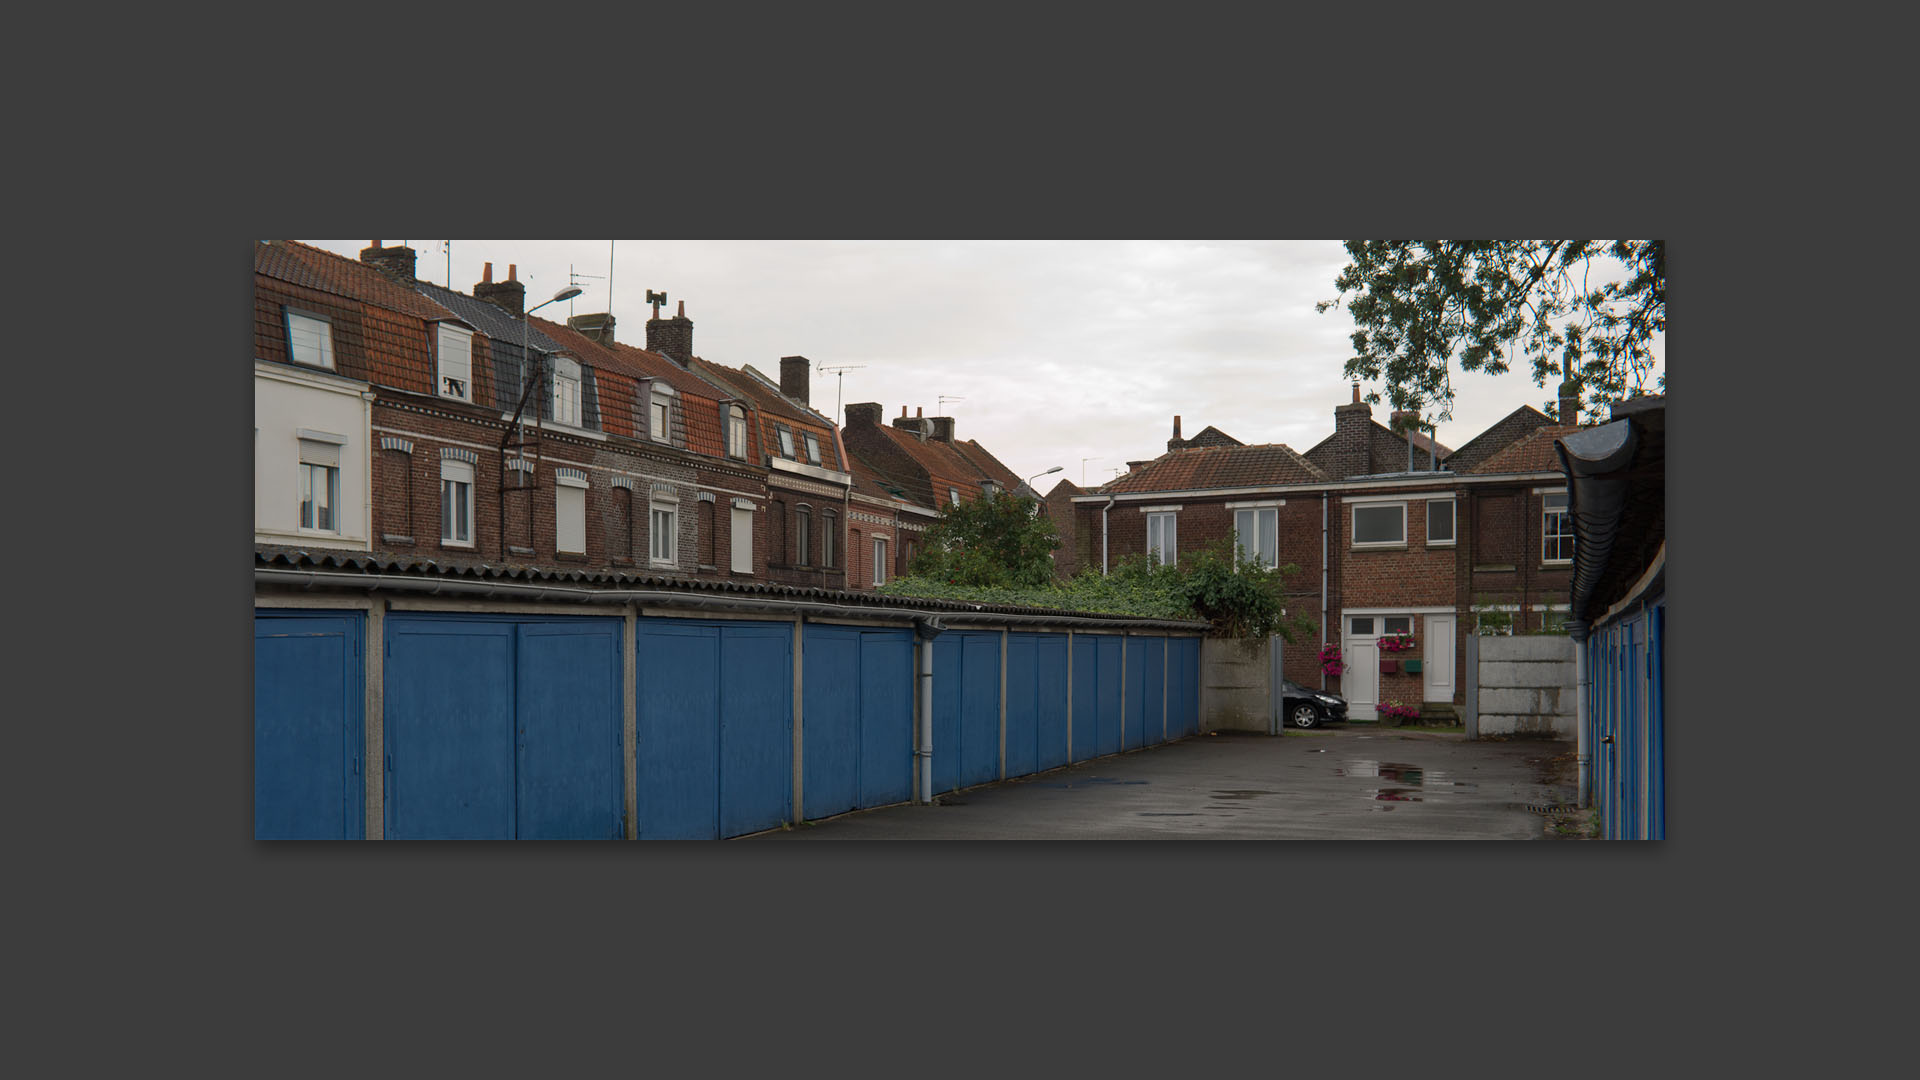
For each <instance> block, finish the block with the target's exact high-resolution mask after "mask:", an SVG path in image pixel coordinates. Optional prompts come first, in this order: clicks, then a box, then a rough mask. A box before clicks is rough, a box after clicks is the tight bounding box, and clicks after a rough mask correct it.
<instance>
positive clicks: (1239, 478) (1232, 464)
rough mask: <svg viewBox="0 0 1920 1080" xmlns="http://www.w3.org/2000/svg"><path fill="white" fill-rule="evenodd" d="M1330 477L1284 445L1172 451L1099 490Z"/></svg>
mask: <svg viewBox="0 0 1920 1080" xmlns="http://www.w3.org/2000/svg"><path fill="white" fill-rule="evenodd" d="M1328 479H1331V478H1330V477H1329V476H1328V475H1327V474H1326V473H1325V472H1323V471H1322V470H1321V469H1320V468H1319V466H1317V465H1315V464H1313V463H1312V462H1310V461H1308V460H1307V459H1306V458H1303V457H1301V456H1300V455H1299V454H1297V453H1295V452H1294V451H1293V448H1292V447H1289V446H1287V445H1285V444H1284V443H1266V444H1257V445H1253V446H1217V447H1200V448H1196V449H1190V450H1173V451H1169V452H1167V453H1165V454H1162V455H1160V456H1159V457H1157V458H1154V459H1153V460H1152V461H1151V462H1148V463H1147V464H1145V465H1143V466H1141V467H1140V471H1139V472H1134V473H1128V474H1127V475H1125V476H1122V477H1119V478H1118V479H1116V480H1114V481H1113V482H1112V483H1109V484H1107V485H1106V486H1105V487H1102V488H1099V489H1098V490H1100V491H1110V492H1115V493H1121V492H1129V491H1190V490H1204V489H1206V488H1237V487H1265V486H1268V485H1275V484H1311V483H1317V482H1323V481H1326V480H1328Z"/></svg>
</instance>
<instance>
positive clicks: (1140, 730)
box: [1120, 637, 1147, 750]
mask: <svg viewBox="0 0 1920 1080" xmlns="http://www.w3.org/2000/svg"><path fill="white" fill-rule="evenodd" d="M1126 642H1127V668H1126V682H1127V689H1126V693H1125V694H1124V695H1122V697H1121V699H1120V703H1121V706H1122V712H1123V714H1124V715H1123V716H1122V717H1121V721H1120V749H1122V750H1137V749H1139V748H1140V747H1142V746H1145V745H1146V744H1147V742H1146V738H1147V710H1146V708H1145V705H1144V701H1143V698H1144V695H1145V694H1146V689H1147V679H1146V667H1147V643H1146V641H1145V640H1144V639H1142V638H1137V637H1130V638H1127V639H1126Z"/></svg>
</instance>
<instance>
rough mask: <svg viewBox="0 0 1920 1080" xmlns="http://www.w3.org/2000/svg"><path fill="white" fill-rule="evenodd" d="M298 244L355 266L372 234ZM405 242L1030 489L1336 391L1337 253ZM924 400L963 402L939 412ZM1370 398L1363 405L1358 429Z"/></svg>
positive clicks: (1458, 430) (924, 244)
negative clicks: (790, 376) (804, 376)
mask: <svg viewBox="0 0 1920 1080" xmlns="http://www.w3.org/2000/svg"><path fill="white" fill-rule="evenodd" d="M307 242H308V243H312V244H314V245H316V246H318V247H323V248H326V249H327V250H330V251H335V252H338V253H340V254H343V255H346V256H348V257H352V258H357V257H358V255H359V252H360V249H361V248H364V247H366V246H367V244H368V243H369V241H367V240H313V241H307ZM398 242H399V241H394V240H383V241H382V243H385V244H394V243H398ZM406 243H408V244H409V245H410V246H412V247H413V248H414V249H415V251H417V252H418V253H419V261H418V264H417V268H416V269H417V273H418V275H419V276H420V277H421V278H423V279H425V280H429V281H433V282H436V283H438V284H442V285H448V284H449V283H450V287H451V288H454V289H457V290H460V291H462V292H471V291H472V287H473V285H474V283H475V282H477V281H479V280H480V275H481V264H482V263H483V262H489V261H490V262H492V263H493V264H494V276H495V278H496V279H501V278H504V277H505V276H506V270H507V264H508V263H515V264H517V265H518V267H519V277H520V280H522V281H524V282H526V283H527V303H528V304H529V306H531V305H532V304H535V303H538V302H539V301H540V299H542V298H545V297H549V296H552V295H553V293H554V292H555V291H556V290H558V289H560V288H561V287H563V286H565V285H566V284H567V282H568V280H569V273H570V272H573V273H578V274H580V275H583V277H582V278H581V279H580V283H581V284H582V285H583V286H584V287H585V289H586V291H585V293H583V294H582V295H581V296H580V297H578V298H577V299H575V300H572V301H567V302H562V303H559V304H554V305H552V306H550V307H548V308H547V309H546V310H544V311H542V312H541V315H542V316H555V315H556V313H558V316H559V317H564V316H565V315H566V314H569V313H573V314H585V313H588V312H601V311H606V310H608V296H609V289H608V286H609V280H608V275H609V272H611V286H612V290H611V295H612V311H613V314H614V317H615V318H616V319H617V320H618V326H617V329H616V336H617V337H618V338H619V340H621V341H623V342H627V343H630V344H633V345H640V346H644V345H645V344H646V320H647V318H648V317H649V315H650V314H651V309H650V308H649V307H648V306H647V304H646V291H647V290H648V289H652V290H655V291H659V292H665V293H666V294H667V296H668V303H667V306H666V308H665V309H664V313H665V314H669V315H671V314H672V313H673V311H674V310H675V308H676V307H677V306H678V305H679V303H680V302H682V301H684V302H685V304H686V312H687V317H688V318H690V319H692V320H693V324H694V331H693V340H694V351H695V352H696V353H698V354H699V355H701V356H703V357H705V358H706V359H708V360H711V361H714V362H717V363H722V364H727V365H731V366H735V367H738V366H741V365H745V364H752V365H753V366H754V367H756V368H758V369H759V370H761V371H763V372H766V373H767V374H768V375H769V376H770V377H772V378H774V379H775V380H776V381H777V380H778V378H779V369H780V358H781V357H782V356H794V355H799V356H805V357H807V358H808V359H810V360H812V361H813V362H814V364H815V365H816V371H815V372H814V374H813V405H814V407H815V408H817V409H819V410H820V411H821V412H825V413H829V414H831V413H833V411H834V409H835V403H836V400H839V401H840V402H843V403H851V402H858V401H878V402H880V403H881V405H882V406H884V408H885V412H886V415H887V416H888V417H895V416H898V415H900V407H901V406H902V405H905V406H907V410H908V413H909V414H911V413H912V412H913V410H914V409H916V408H924V409H925V411H926V414H927V415H928V416H933V415H937V414H940V413H941V412H943V411H944V414H945V415H950V416H953V417H954V418H955V428H956V433H957V434H958V435H959V436H960V437H961V438H963V439H964V438H973V439H978V440H980V442H981V444H982V445H984V446H985V447H986V448H987V449H988V450H990V451H992V452H993V453H994V454H995V455H996V456H997V457H999V458H1000V459H1001V460H1002V461H1004V462H1006V463H1007V465H1008V467H1009V468H1011V469H1013V470H1014V471H1015V472H1017V473H1019V474H1020V475H1021V476H1029V475H1032V474H1034V473H1038V472H1041V471H1042V470H1045V469H1048V468H1050V467H1052V466H1055V465H1060V466H1063V467H1064V468H1063V471H1062V472H1061V473H1059V474H1057V475H1055V476H1050V477H1046V478H1044V479H1042V480H1039V481H1036V486H1037V487H1039V488H1040V490H1041V491H1047V490H1051V488H1052V486H1053V485H1054V484H1055V483H1056V482H1058V480H1059V479H1060V478H1061V477H1066V478H1069V479H1071V480H1073V481H1074V482H1075V483H1083V482H1084V483H1085V484H1086V485H1088V486H1091V485H1095V484H1099V483H1102V482H1104V481H1106V480H1108V479H1110V478H1112V477H1113V476H1114V475H1115V473H1116V471H1120V470H1124V469H1125V468H1126V463H1127V462H1128V461H1129V460H1137V459H1142V458H1153V457H1157V456H1158V455H1160V454H1161V453H1164V452H1165V450H1166V442H1167V439H1168V438H1169V436H1170V435H1171V434H1172V427H1173V417H1174V415H1175V414H1179V415H1180V416H1181V417H1182V426H1183V431H1184V434H1186V435H1187V436H1189V437H1191V436H1192V435H1193V434H1194V433H1195V432H1197V431H1199V430H1200V429H1201V428H1204V427H1206V426H1207V425H1208V424H1212V425H1213V426H1215V427H1217V428H1219V429H1220V430H1222V431H1225V432H1226V433H1227V434H1229V435H1232V436H1233V437H1235V438H1237V439H1239V440H1241V441H1242V442H1248V443H1263V442H1279V443H1286V444H1287V445H1289V446H1291V447H1293V448H1294V449H1295V450H1298V451H1302V452H1304V451H1306V450H1307V449H1308V448H1310V447H1312V446H1313V445H1314V444H1315V443H1318V442H1319V441H1320V440H1321V439H1324V438H1325V437H1326V436H1327V435H1329V434H1331V433H1332V431H1333V409H1334V407H1335V406H1336V405H1340V404H1343V403H1345V402H1347V401H1349V400H1351V398H1352V390H1351V388H1350V384H1349V383H1347V381H1346V380H1345V379H1344V378H1343V377H1342V375H1341V365H1342V364H1343V363H1344V362H1345V360H1346V359H1347V357H1348V355H1349V354H1350V351H1351V346H1350V343H1349V340H1348V337H1349V335H1350V334H1351V333H1352V331H1353V325H1352V322H1351V320H1350V319H1349V318H1348V316H1347V314H1346V312H1345V311H1344V310H1333V311H1328V312H1327V313H1326V314H1318V313H1316V312H1315V311H1314V309H1313V305H1314V304H1315V302H1317V301H1320V300H1327V299H1331V298H1333V296H1334V295H1335V290H1334V287H1333V279H1334V277H1335V276H1336V275H1337V274H1338V273H1339V272H1340V270H1341V268H1342V267H1343V266H1345V265H1346V253H1345V251H1344V250H1343V249H1342V247H1341V246H1340V243H1339V242H1337V241H1330V240H1316V241H1290V240H1280V241H1266V240H1260V241H1255V240H1233V241H1174V240H1100V241H1088V240H1067V241H1044V240H1013V241H931V240H929V241H919V240H781V241H759V240H619V241H607V240H454V241H451V242H450V243H451V250H450V252H449V251H448V250H447V249H445V248H443V247H442V244H443V243H444V242H443V241H439V240H409V241H406ZM610 254H611V257H612V263H611V267H610V266H609V255H610ZM449 257H450V258H451V271H449ZM584 275H596V276H593V277H585V276H584ZM569 309H571V312H569ZM556 321H558V319H556ZM1662 345H1663V343H1658V342H1657V343H1656V350H1655V351H1656V353H1657V354H1658V355H1660V357H1661V360H1662V365H1661V366H1660V367H1658V368H1656V369H1655V370H1656V373H1658V372H1662V371H1664V370H1665V368H1664V359H1665V355H1664V349H1663V348H1662ZM854 364H858V365H864V366H862V367H859V368H857V369H854V370H849V371H847V372H846V373H845V377H844V378H845V387H844V393H843V395H842V394H841V391H840V390H839V389H838V386H837V383H838V380H837V379H836V377H835V376H834V375H833V374H831V373H822V372H820V371H818V370H817V368H818V366H820V365H825V366H828V367H835V366H841V365H854ZM1526 367H1527V365H1526V363H1525V361H1524V360H1522V361H1520V362H1519V363H1518V364H1516V366H1515V368H1514V370H1512V371H1510V372H1508V373H1507V374H1505V375H1501V376H1494V377H1489V376H1483V375H1461V374H1459V373H1458V372H1456V376H1455V383H1454V385H1455V390H1456V400H1455V403H1454V410H1453V413H1454V415H1453V419H1452V420H1451V421H1449V422H1446V423H1443V424H1441V425H1440V428H1439V439H1440V441H1441V442H1442V443H1444V444H1446V445H1448V446H1453V447H1458V446H1459V445H1461V444H1462V443H1464V442H1466V441H1467V440H1468V439H1470V438H1472V437H1473V436H1474V435H1477V434H1479V433H1480V432H1481V431H1483V430H1485V429H1486V428H1487V426H1489V425H1490V424H1492V423H1493V422H1494V421H1496V420H1498V419H1500V418H1501V417H1502V416H1505V415H1506V414H1507V413H1509V412H1511V411H1513V409H1514V408H1516V407H1518V406H1520V405H1523V404H1530V405H1533V406H1534V407H1536V408H1538V407H1540V406H1541V405H1542V404H1543V403H1544V402H1546V401H1547V400H1549V399H1550V398H1552V396H1553V395H1554V387H1553V386H1551V385H1549V386H1548V387H1545V388H1542V387H1538V386H1535V385H1534V384H1533V380H1532V378H1531V376H1530V375H1529V374H1527V370H1526ZM1378 388H1379V387H1378V386H1377V385H1368V384H1363V385H1362V391H1363V392H1364V391H1367V390H1373V389H1378ZM943 395H944V396H946V397H947V398H949V399H952V398H960V399H962V400H958V401H952V400H950V401H949V403H948V404H947V406H946V408H945V409H944V410H941V409H940V408H939V399H940V397H942V396H943ZM1388 408H1389V407H1388V406H1386V405H1385V404H1381V405H1376V406H1374V417H1375V419H1377V420H1380V421H1382V422H1384V421H1385V420H1386V418H1387V412H1388ZM838 419H840V420H841V422H843V423H844V421H845V416H844V413H841V414H840V415H839V417H838ZM1083 459H1091V460H1083ZM1083 478H1084V480H1083Z"/></svg>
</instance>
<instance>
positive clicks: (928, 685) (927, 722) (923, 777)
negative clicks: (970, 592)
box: [913, 618, 946, 806]
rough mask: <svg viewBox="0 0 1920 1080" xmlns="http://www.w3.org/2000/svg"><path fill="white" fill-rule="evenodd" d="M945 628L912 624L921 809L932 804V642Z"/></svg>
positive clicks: (932, 622)
mask: <svg viewBox="0 0 1920 1080" xmlns="http://www.w3.org/2000/svg"><path fill="white" fill-rule="evenodd" d="M945 629H946V626H945V625H944V624H943V623H941V621H940V620H939V619H935V618H925V619H915V620H914V621H913V636H914V637H916V638H918V639H919V646H920V673H919V674H920V677H919V679H918V680H917V682H918V686H917V689H918V690H919V696H920V740H919V742H920V746H919V749H917V750H915V751H914V752H913V756H914V759H915V762H916V764H918V765H919V769H918V770H917V771H918V772H919V774H920V805H922V806H927V805H931V804H932V802H933V639H934V638H936V637H939V636H940V631H942V630H945Z"/></svg>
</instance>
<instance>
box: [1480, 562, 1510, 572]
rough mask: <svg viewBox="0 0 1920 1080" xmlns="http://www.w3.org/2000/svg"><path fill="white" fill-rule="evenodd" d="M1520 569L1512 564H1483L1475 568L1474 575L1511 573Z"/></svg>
mask: <svg viewBox="0 0 1920 1080" xmlns="http://www.w3.org/2000/svg"><path fill="white" fill-rule="evenodd" d="M1518 569H1519V567H1517V566H1515V565H1513V564H1512V563H1481V564H1479V565H1478V566H1475V567H1474V568H1473V572H1474V573H1476V574H1479V573H1511V572H1513V571H1514V570H1518Z"/></svg>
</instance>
